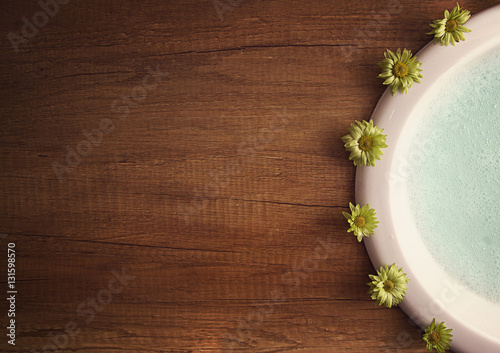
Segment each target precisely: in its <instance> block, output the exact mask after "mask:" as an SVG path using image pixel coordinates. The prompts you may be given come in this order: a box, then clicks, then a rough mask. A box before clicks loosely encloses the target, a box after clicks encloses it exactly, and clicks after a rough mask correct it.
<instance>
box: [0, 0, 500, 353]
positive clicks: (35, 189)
mask: <svg viewBox="0 0 500 353" xmlns="http://www.w3.org/2000/svg"><path fill="white" fill-rule="evenodd" d="M214 3H218V4H219V5H220V6H226V7H222V9H223V10H220V9H219V14H218V12H217V11H216V9H215V8H214ZM498 3H500V2H499V1H493V0H491V1H479V0H476V1H465V2H463V3H461V5H462V7H465V8H467V9H470V10H471V11H472V12H473V13H477V12H478V11H480V10H482V9H485V8H487V7H490V6H492V5H494V4H498ZM221 4H225V5H221ZM229 4H232V5H229ZM453 6H454V1H441V0H440V1H404V0H400V1H398V0H388V1H372V2H367V1H361V0H351V1H347V0H338V1H335V2H331V1H322V0H313V1H296V0H288V1H284V0H282V1H281V0H279V1H263V0H252V1H250V0H245V1H235V0H232V1H229V0H221V1H220V2H214V1H192V0H187V1H179V2H175V1H158V0H146V1H117V0H102V1H92V0H90V1H70V2H68V3H67V4H64V5H62V4H61V5H59V6H58V9H57V13H55V14H54V16H53V17H50V16H48V17H47V18H48V21H47V24H46V25H45V26H43V27H42V28H39V29H38V32H37V34H36V35H34V36H33V38H29V39H27V40H26V42H23V43H21V44H20V45H19V46H18V52H17V53H16V52H15V51H14V48H13V46H12V44H11V42H10V40H9V33H15V34H17V35H18V36H21V35H22V28H23V24H24V22H23V17H25V18H26V19H28V20H29V21H33V16H34V15H36V13H37V12H39V11H40V10H41V8H40V5H39V4H37V3H36V2H34V1H13V0H8V1H4V3H3V4H2V12H1V14H0V16H1V17H2V21H0V29H1V33H2V35H3V38H4V39H3V40H2V41H1V44H0V45H1V47H0V50H1V57H0V67H1V69H2V74H1V76H0V82H1V85H0V94H1V97H2V105H1V106H0V112H1V117H2V119H1V123H2V126H1V128H0V136H1V142H0V143H1V145H0V146H1V155H0V165H1V166H2V168H1V170H0V188H1V195H2V197H1V198H0V206H1V214H0V217H1V218H0V220H1V222H0V227H1V228H0V231H1V232H2V233H3V234H5V236H4V237H3V238H1V239H0V240H1V248H2V252H6V249H7V243H9V242H14V243H15V244H16V251H17V262H16V269H17V274H16V280H17V282H16V285H17V290H18V294H17V301H16V323H17V334H16V346H15V347H14V346H11V345H9V344H7V339H6V338H5V335H3V337H4V338H3V339H2V341H1V342H0V347H1V349H0V350H1V351H5V352H16V351H19V352H43V351H46V352H53V351H57V350H59V351H65V352H109V353H112V352H122V351H127V352H175V353H187V352H230V351H234V352H297V353H299V352H300V353H313V352H314V353H318V352H358V353H362V352H391V353H393V352H394V353H396V352H425V351H426V350H425V345H424V344H423V342H422V340H421V333H419V332H418V330H417V329H416V328H415V327H414V326H413V325H412V324H411V322H410V321H409V320H408V318H407V317H406V316H405V314H404V313H403V312H402V311H400V309H397V308H396V309H390V310H389V309H384V308H380V307H377V306H376V304H375V303H374V302H373V301H371V300H370V298H369V296H368V295H367V293H366V292H367V286H366V282H367V281H368V277H367V275H368V274H369V273H372V272H373V271H374V270H373V267H372V266H371V263H370V260H369V258H368V255H367V253H366V251H365V249H364V247H363V245H360V244H358V242H357V241H356V239H355V238H354V237H353V236H349V235H348V234H346V232H345V231H346V224H345V220H344V219H343V216H342V214H341V211H342V210H345V209H346V206H347V205H348V203H349V202H350V201H353V200H354V176H355V168H354V167H353V165H352V163H350V162H349V161H348V160H347V154H346V152H345V151H344V149H343V146H342V142H341V141H340V137H341V136H342V135H344V134H345V132H346V130H347V127H348V126H349V125H350V123H351V122H352V121H354V120H360V119H367V118H368V117H369V116H370V114H371V112H372V110H373V108H374V106H375V104H376V103H377V101H378V99H379V98H380V96H381V94H382V93H383V91H384V87H383V86H382V85H381V82H380V80H379V79H377V78H376V75H377V74H378V67H377V65H376V63H377V62H378V61H380V60H381V57H382V55H383V51H384V50H385V49H386V48H391V49H396V48H398V47H406V48H409V49H411V50H412V51H414V52H416V51H418V50H419V49H421V48H422V47H423V46H424V45H425V44H426V43H427V42H428V41H429V40H430V38H429V36H427V35H426V34H425V33H426V32H427V31H428V30H429V27H428V23H429V22H430V21H431V20H433V19H434V18H439V17H440V16H441V15H442V12H443V10H444V9H446V8H452V7H453ZM54 11H55V10H54ZM221 11H222V12H221ZM219 15H220V16H219ZM39 21H43V18H42V17H41V18H39ZM71 151H72V152H71ZM78 151H79V152H78ZM76 153H80V155H77V154H76ZM1 266H2V268H4V269H5V268H6V266H7V260H6V257H5V256H2V258H1ZM1 281H2V283H6V277H2V279H1ZM4 287H6V286H4ZM1 310H2V312H1V315H2V317H3V318H5V321H2V322H3V323H4V324H5V323H7V318H6V313H7V306H6V305H5V301H4V303H2V308H1ZM64 332H66V333H64ZM55 344H59V347H56V346H55Z"/></svg>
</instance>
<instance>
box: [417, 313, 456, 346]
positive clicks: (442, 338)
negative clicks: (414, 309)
mask: <svg viewBox="0 0 500 353" xmlns="http://www.w3.org/2000/svg"><path fill="white" fill-rule="evenodd" d="M451 331H453V330H452V329H447V328H446V325H445V324H444V322H442V323H440V324H439V325H436V319H435V318H434V320H432V324H430V325H429V326H427V328H426V329H425V333H424V336H423V337H422V339H423V340H424V341H425V342H426V343H427V349H428V350H429V352H432V348H434V349H435V350H436V352H438V353H444V352H445V351H446V350H447V349H449V348H450V347H451V343H450V342H451V341H452V339H451V338H452V337H453V335H452V334H450V332H451Z"/></svg>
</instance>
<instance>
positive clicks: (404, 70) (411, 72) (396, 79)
mask: <svg viewBox="0 0 500 353" xmlns="http://www.w3.org/2000/svg"><path fill="white" fill-rule="evenodd" d="M384 57H385V59H384V60H382V61H381V62H380V63H379V64H378V65H379V66H380V67H381V68H382V73H381V74H380V75H378V77H380V78H382V79H384V85H390V86H391V92H392V95H395V94H396V92H397V91H398V90H399V91H400V92H401V93H403V92H404V93H407V92H408V88H410V87H411V86H412V85H413V81H415V82H418V83H420V80H419V78H420V77H423V76H422V74H421V73H420V71H422V70H421V69H419V66H420V65H422V63H421V62H420V61H418V60H417V57H416V56H412V54H411V51H410V50H406V49H404V50H403V54H401V49H398V50H397V51H396V53H393V52H392V51H390V50H389V49H387V51H386V52H385V53H384Z"/></svg>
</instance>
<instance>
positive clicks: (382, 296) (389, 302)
mask: <svg viewBox="0 0 500 353" xmlns="http://www.w3.org/2000/svg"><path fill="white" fill-rule="evenodd" d="M368 277H370V279H371V280H372V281H371V282H369V283H368V285H369V286H370V290H369V291H368V293H369V294H371V296H372V299H374V300H376V301H377V304H378V305H382V304H384V305H385V306H386V307H388V308H390V307H392V306H393V305H394V306H396V305H398V304H399V303H400V302H401V301H402V300H403V297H404V296H405V295H406V290H408V288H407V287H406V284H407V283H408V282H409V281H410V280H409V279H408V277H406V273H403V268H398V266H397V265H396V264H392V266H391V267H388V266H387V265H385V267H380V271H377V275H368Z"/></svg>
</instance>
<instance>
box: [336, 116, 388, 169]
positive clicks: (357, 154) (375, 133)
mask: <svg viewBox="0 0 500 353" xmlns="http://www.w3.org/2000/svg"><path fill="white" fill-rule="evenodd" d="M383 131H384V129H379V128H378V127H376V126H373V121H372V120H370V122H367V121H365V120H363V121H362V122H359V121H356V123H352V124H351V127H350V128H349V134H348V135H345V136H343V137H342V141H343V142H344V147H345V149H346V150H347V151H348V152H351V154H350V155H349V160H352V161H353V162H354V165H356V166H357V165H364V166H367V165H372V166H374V165H375V159H378V160H380V156H381V155H383V154H384V153H383V152H382V151H381V150H380V149H381V148H385V147H387V145H386V143H385V141H386V138H387V135H382V132H383Z"/></svg>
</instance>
